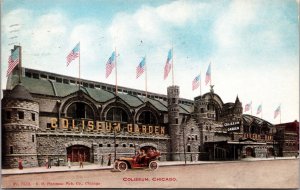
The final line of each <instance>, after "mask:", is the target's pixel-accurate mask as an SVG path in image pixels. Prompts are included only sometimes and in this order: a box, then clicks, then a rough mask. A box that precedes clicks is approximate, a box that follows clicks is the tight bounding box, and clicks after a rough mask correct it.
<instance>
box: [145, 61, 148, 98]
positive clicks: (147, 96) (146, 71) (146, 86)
mask: <svg viewBox="0 0 300 190" xmlns="http://www.w3.org/2000/svg"><path fill="white" fill-rule="evenodd" d="M145 90H146V99H147V97H148V96H147V94H148V89H147V62H146V55H145Z"/></svg>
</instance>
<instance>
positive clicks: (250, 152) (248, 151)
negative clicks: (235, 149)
mask: <svg viewBox="0 0 300 190" xmlns="http://www.w3.org/2000/svg"><path fill="white" fill-rule="evenodd" d="M253 155H254V154H253V148H251V147H247V148H246V156H247V157H250V156H253Z"/></svg>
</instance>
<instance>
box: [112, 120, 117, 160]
mask: <svg viewBox="0 0 300 190" xmlns="http://www.w3.org/2000/svg"><path fill="white" fill-rule="evenodd" d="M116 126H117V124H116V123H114V124H113V130H114V161H116V158H117V147H116V145H117V143H116Z"/></svg>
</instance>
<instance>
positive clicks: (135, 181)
mask: <svg viewBox="0 0 300 190" xmlns="http://www.w3.org/2000/svg"><path fill="white" fill-rule="evenodd" d="M120 187H124V188H150V187H152V188H184V187H190V188H280V189H282V188H299V160H298V159H295V160H268V161H252V162H245V161H244V162H224V163H218V164H215V163H212V164H210V163H209V164H207V163H206V164H200V165H186V166H165V167H160V168H158V170H157V171H148V170H144V169H138V170H137V169H136V170H128V171H126V172H113V171H111V170H94V171H84V170H82V171H69V172H56V173H37V174H22V175H3V176H2V188H120Z"/></svg>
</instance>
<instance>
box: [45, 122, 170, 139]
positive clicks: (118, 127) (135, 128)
mask: <svg viewBox="0 0 300 190" xmlns="http://www.w3.org/2000/svg"><path fill="white" fill-rule="evenodd" d="M50 122H51V129H56V128H61V129H66V130H86V131H98V132H102V133H111V132H114V130H115V132H120V131H125V132H126V131H127V132H128V133H136V134H154V135H165V127H164V126H152V125H138V124H131V123H119V122H109V121H96V122H94V121H92V120H75V119H66V118H61V119H60V122H59V124H58V119H57V118H51V119H50Z"/></svg>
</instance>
